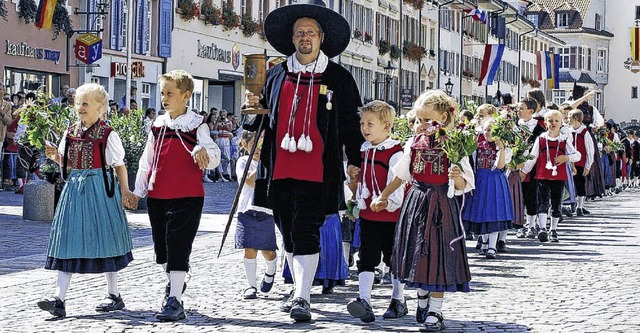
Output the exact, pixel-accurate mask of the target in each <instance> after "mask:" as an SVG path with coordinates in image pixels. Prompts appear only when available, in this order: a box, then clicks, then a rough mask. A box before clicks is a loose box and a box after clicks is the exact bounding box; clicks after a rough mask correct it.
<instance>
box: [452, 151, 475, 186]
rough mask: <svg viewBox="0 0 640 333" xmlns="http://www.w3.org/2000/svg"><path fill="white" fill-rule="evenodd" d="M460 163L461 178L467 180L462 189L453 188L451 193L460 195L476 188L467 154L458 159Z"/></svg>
mask: <svg viewBox="0 0 640 333" xmlns="http://www.w3.org/2000/svg"><path fill="white" fill-rule="evenodd" d="M460 165H461V166H462V178H464V180H465V181H466V182H467V184H466V185H465V186H464V188H463V189H462V190H455V191H454V192H453V194H455V195H462V194H463V193H467V192H471V191H472V190H473V189H475V188H476V176H475V174H474V173H473V168H471V164H470V163H469V156H467V157H464V158H463V159H462V160H460Z"/></svg>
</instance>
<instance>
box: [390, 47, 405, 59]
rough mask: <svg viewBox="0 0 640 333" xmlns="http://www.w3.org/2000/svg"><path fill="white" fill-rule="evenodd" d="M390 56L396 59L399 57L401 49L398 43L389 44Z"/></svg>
mask: <svg viewBox="0 0 640 333" xmlns="http://www.w3.org/2000/svg"><path fill="white" fill-rule="evenodd" d="M389 51H390V54H389V55H390V56H391V58H392V59H398V58H400V56H401V55H402V51H401V50H400V48H399V47H398V45H395V44H394V45H391V48H390V50H389Z"/></svg>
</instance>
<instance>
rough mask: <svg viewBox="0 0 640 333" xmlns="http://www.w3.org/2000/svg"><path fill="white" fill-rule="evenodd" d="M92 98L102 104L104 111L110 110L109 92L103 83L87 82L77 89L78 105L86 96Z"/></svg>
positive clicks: (76, 101)
mask: <svg viewBox="0 0 640 333" xmlns="http://www.w3.org/2000/svg"><path fill="white" fill-rule="evenodd" d="M85 96H86V97H88V98H92V99H93V100H94V101H96V102H98V103H99V104H102V105H103V106H104V107H103V110H102V113H106V112H107V111H108V110H109V93H107V90H106V89H104V87H103V86H102V85H99V84H97V83H85V84H83V85H81V86H80V87H78V89H76V98H75V103H76V106H77V105H78V103H80V101H82V99H83V98H84V97H85Z"/></svg>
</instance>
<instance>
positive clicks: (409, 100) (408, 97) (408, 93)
mask: <svg viewBox="0 0 640 333" xmlns="http://www.w3.org/2000/svg"><path fill="white" fill-rule="evenodd" d="M400 106H401V107H403V108H411V106H413V89H406V88H405V89H402V94H401V95H400Z"/></svg>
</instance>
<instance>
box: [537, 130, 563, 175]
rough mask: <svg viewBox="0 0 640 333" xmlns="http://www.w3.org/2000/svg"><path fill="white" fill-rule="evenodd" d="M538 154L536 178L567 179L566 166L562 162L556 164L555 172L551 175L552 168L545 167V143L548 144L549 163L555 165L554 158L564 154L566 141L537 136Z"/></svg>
mask: <svg viewBox="0 0 640 333" xmlns="http://www.w3.org/2000/svg"><path fill="white" fill-rule="evenodd" d="M538 140H539V141H538V144H539V145H540V146H539V148H540V149H539V154H538V161H537V162H536V179H547V180H567V179H568V175H567V166H566V165H564V163H563V164H561V165H558V166H557V168H556V172H557V174H556V175H555V176H554V175H553V170H548V169H547V167H546V166H547V143H548V144H549V159H550V160H551V164H552V165H555V163H554V159H555V158H556V156H562V155H566V149H567V141H560V140H556V141H552V140H547V139H546V138H544V137H542V136H540V137H539V138H538Z"/></svg>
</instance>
